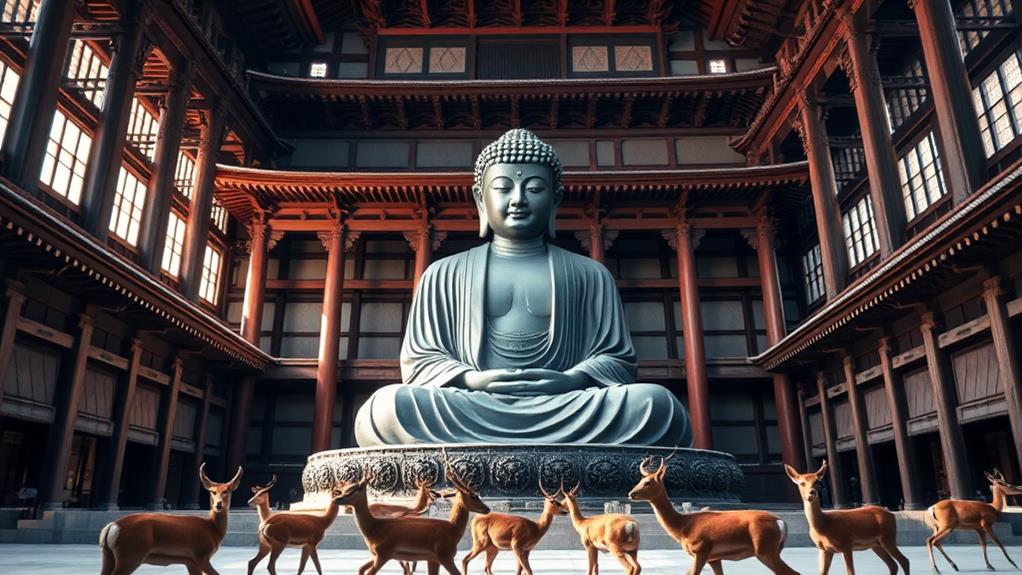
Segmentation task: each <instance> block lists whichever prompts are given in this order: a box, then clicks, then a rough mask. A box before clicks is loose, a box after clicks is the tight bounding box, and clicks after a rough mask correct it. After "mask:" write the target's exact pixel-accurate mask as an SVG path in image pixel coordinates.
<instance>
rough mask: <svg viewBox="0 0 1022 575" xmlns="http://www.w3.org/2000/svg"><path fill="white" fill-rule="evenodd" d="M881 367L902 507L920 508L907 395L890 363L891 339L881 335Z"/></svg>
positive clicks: (921, 506)
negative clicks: (909, 430)
mask: <svg viewBox="0 0 1022 575" xmlns="http://www.w3.org/2000/svg"><path fill="white" fill-rule="evenodd" d="M878 351H879V354H880V369H881V370H883V374H884V390H885V391H886V392H887V406H888V408H890V410H891V427H892V430H893V431H894V450H895V451H896V452H897V454H898V477H899V479H901V495H902V498H903V499H904V500H905V509H923V508H924V507H925V504H924V503H923V500H922V495H921V494H920V492H919V482H918V481H917V480H916V474H915V473H914V469H913V467H914V466H915V465H914V464H915V461H916V452H915V447H914V446H913V444H912V438H911V437H909V435H908V417H909V414H908V398H906V397H905V386H904V384H903V382H902V379H901V376H900V375H899V374H898V372H896V371H894V364H893V363H892V362H891V354H892V352H893V347H892V345H891V338H889V337H887V336H884V337H882V338H880V348H879V350H878Z"/></svg>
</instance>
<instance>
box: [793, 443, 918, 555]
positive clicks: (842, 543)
mask: <svg viewBox="0 0 1022 575" xmlns="http://www.w3.org/2000/svg"><path fill="white" fill-rule="evenodd" d="M784 471H785V472H786V473H787V474H788V477H790V478H791V481H792V483H794V484H795V485H797V486H798V490H799V493H800V494H801V495H802V507H803V508H804V509H805V513H806V518H807V519H808V520H809V537H810V539H812V540H813V543H815V544H816V547H817V548H818V549H819V550H820V575H827V571H828V570H829V569H830V561H831V559H833V558H834V554H835V553H840V554H841V555H842V556H843V557H844V559H845V570H846V571H847V572H848V575H854V574H855V567H854V565H853V563H852V552H853V551H861V550H863V549H872V550H873V552H874V553H876V554H877V557H880V560H881V561H883V562H884V564H886V565H887V569H888V570H889V571H890V573H891V575H895V574H896V573H897V572H898V565H901V570H902V571H904V572H905V575H909V565H908V558H907V557H905V556H904V555H902V553H901V551H899V550H898V545H897V543H896V539H897V535H898V524H897V521H896V520H895V518H894V514H893V513H891V512H890V511H888V510H886V509H884V508H883V507H878V506H876V505H868V506H866V507H859V508H858V509H843V510H836V511H824V510H823V509H821V508H820V493H819V491H818V490H817V489H816V484H817V483H818V482H819V481H820V480H822V479H823V476H824V475H825V474H826V473H827V462H826V461H824V462H823V465H821V466H820V468H819V469H818V470H816V472H815V473H802V474H800V473H799V472H797V471H795V469H793V468H792V467H791V466H789V465H785V466H784Z"/></svg>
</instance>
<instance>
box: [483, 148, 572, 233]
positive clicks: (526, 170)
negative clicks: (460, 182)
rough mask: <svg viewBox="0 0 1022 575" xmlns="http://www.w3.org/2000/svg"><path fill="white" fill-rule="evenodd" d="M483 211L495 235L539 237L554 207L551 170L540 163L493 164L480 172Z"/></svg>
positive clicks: (548, 221) (548, 222)
mask: <svg viewBox="0 0 1022 575" xmlns="http://www.w3.org/2000/svg"><path fill="white" fill-rule="evenodd" d="M482 196H483V206H482V211H483V212H484V213H485V214H486V218H487V219H488V220H489V224H490V228H491V229H493V233H494V235H496V236H500V237H503V238H508V239H532V238H535V237H539V236H542V235H543V234H544V233H545V232H546V231H547V229H548V227H549V225H550V218H551V217H552V216H553V213H554V210H555V209H556V208H557V198H556V196H555V194H554V187H553V171H552V170H551V169H550V167H549V166H546V165H543V164H494V165H492V166H490V167H488V168H486V171H485V172H483V194H482Z"/></svg>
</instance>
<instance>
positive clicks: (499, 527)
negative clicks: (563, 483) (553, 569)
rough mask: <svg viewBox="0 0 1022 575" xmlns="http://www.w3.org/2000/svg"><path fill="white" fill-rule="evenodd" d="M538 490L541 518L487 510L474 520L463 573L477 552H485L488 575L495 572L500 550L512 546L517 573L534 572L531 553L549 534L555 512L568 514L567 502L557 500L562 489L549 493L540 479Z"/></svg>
mask: <svg viewBox="0 0 1022 575" xmlns="http://www.w3.org/2000/svg"><path fill="white" fill-rule="evenodd" d="M539 490H540V491H541V492H542V493H543V497H544V501H543V513H542V514H541V515H540V516H539V520H538V521H532V520H531V519H527V518H525V517H519V516H518V515H507V514H505V513H488V514H486V515H477V516H475V517H474V518H473V519H472V550H471V551H469V553H468V555H466V556H465V558H464V559H462V560H461V571H462V575H468V563H469V561H471V560H472V559H474V558H475V557H476V556H477V555H479V554H480V553H482V552H483V551H486V566H485V567H484V569H483V570H484V571H485V572H486V575H493V560H494V559H496V558H497V553H498V551H499V550H501V549H511V550H512V551H513V552H514V554H515V559H517V561H518V567H517V569H516V573H517V575H521V573H522V572H523V571H524V572H525V573H526V575H532V567H531V566H530V565H529V553H530V552H531V551H532V549H533V548H534V547H536V544H538V543H539V540H540V539H542V538H543V536H544V535H546V532H547V530H548V529H550V524H551V523H553V521H554V516H555V515H564V514H565V513H566V511H565V509H564V505H562V504H561V502H560V501H558V500H557V496H558V495H560V494H561V492H560V491H558V492H557V493H554V494H553V495H550V494H549V493H547V491H546V489H545V488H544V487H543V481H542V480H540V483H539Z"/></svg>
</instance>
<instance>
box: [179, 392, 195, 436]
mask: <svg viewBox="0 0 1022 575" xmlns="http://www.w3.org/2000/svg"><path fill="white" fill-rule="evenodd" d="M199 407H200V406H199V404H198V403H197V402H195V401H193V400H191V399H185V398H184V397H182V396H179V397H178V400H177V409H176V410H175V411H174V434H173V437H174V438H175V439H183V440H185V441H192V440H193V439H194V438H195V418H196V417H197V416H198V413H199Z"/></svg>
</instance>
